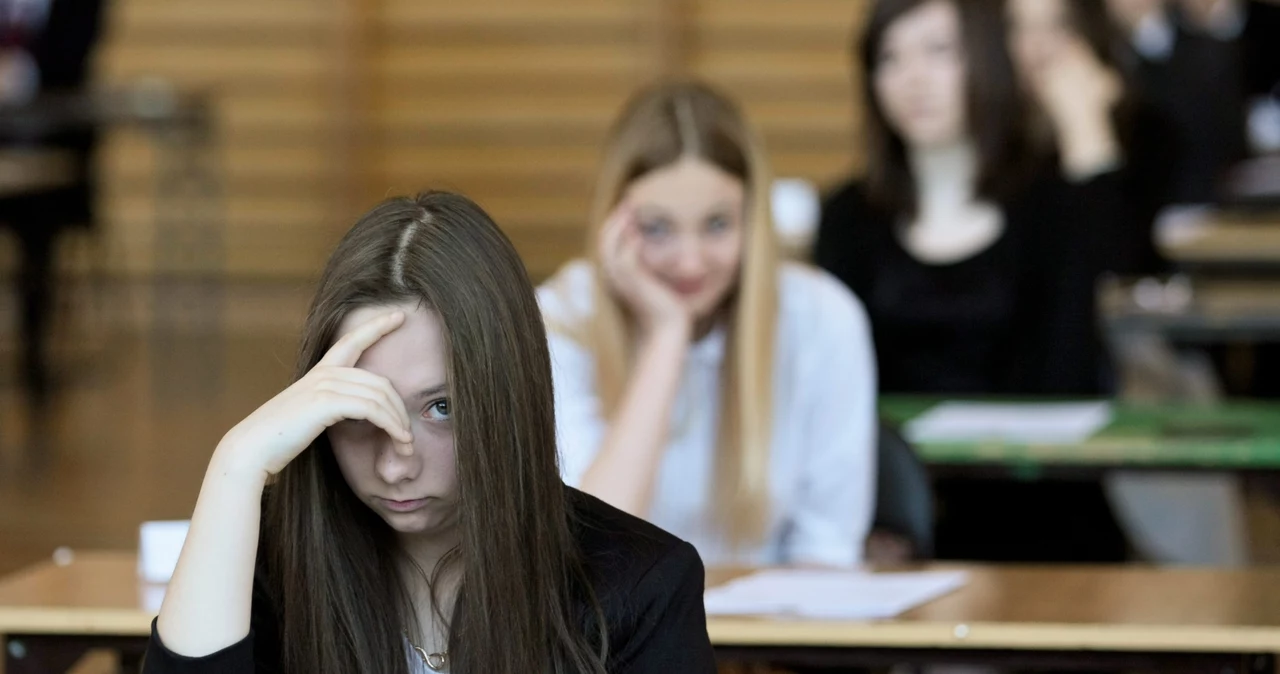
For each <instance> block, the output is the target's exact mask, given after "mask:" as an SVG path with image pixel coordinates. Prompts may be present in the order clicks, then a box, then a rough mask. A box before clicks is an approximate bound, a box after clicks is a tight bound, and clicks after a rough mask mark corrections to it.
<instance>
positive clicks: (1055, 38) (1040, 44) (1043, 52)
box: [1005, 0, 1076, 82]
mask: <svg viewBox="0 0 1280 674" xmlns="http://www.w3.org/2000/svg"><path fill="white" fill-rule="evenodd" d="M1067 2H1068V0H1007V1H1006V3H1005V16H1006V17H1007V18H1008V23H1009V53H1010V55H1011V56H1012V57H1013V62H1014V65H1015V66H1017V68H1018V75H1019V77H1021V78H1022V79H1023V81H1024V82H1030V81H1034V80H1035V78H1037V77H1038V76H1039V74H1040V73H1041V72H1043V71H1044V69H1045V68H1047V67H1048V66H1050V65H1051V64H1052V63H1053V61H1054V59H1055V58H1056V57H1057V56H1058V55H1059V54H1061V53H1062V52H1063V51H1064V50H1065V49H1066V46H1067V44H1068V43H1070V42H1071V40H1072V39H1073V38H1075V37H1076V31H1075V29H1074V28H1073V27H1072V26H1071V16H1070V14H1069V11H1068V10H1069V8H1068V7H1067Z"/></svg>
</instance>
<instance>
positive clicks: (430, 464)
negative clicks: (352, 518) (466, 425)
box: [329, 303, 458, 533]
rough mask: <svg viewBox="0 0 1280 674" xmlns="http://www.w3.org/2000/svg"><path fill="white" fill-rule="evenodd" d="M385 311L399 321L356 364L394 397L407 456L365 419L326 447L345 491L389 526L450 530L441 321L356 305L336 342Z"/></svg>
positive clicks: (415, 312)
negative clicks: (403, 417)
mask: <svg viewBox="0 0 1280 674" xmlns="http://www.w3.org/2000/svg"><path fill="white" fill-rule="evenodd" d="M388 309H399V310H402V311H404V314H405V319H404V324H403V325H401V326H400V327H399V328H398V329H396V330H395V331H394V332H392V333H390V334H388V335H386V336H385V337H383V338H382V339H380V340H378V342H377V343H376V344H374V345H373V346H371V347H369V348H368V349H367V350H365V352H364V354H363V355H362V356H361V357H360V360H359V361H357V362H356V367H357V368H359V369H362V370H366V371H368V372H371V373H373V374H376V375H378V376H380V377H383V378H385V379H386V380H387V381H389V382H391V386H392V388H394V389H395V391H396V393H397V394H399V396H400V398H401V400H402V401H403V403H404V407H405V411H406V412H408V414H409V419H410V422H411V426H410V430H411V432H412V433H413V449H414V451H413V454H412V455H411V456H407V457H406V456H402V455H401V454H399V453H397V452H396V450H395V447H394V446H393V443H392V440H391V438H390V436H388V435H387V434H386V433H385V432H383V431H382V430H381V429H379V428H378V427H376V426H374V425H373V424H370V423H368V422H364V421H343V422H341V423H339V424H336V425H334V426H333V427H331V428H330V429H329V442H330V444H331V445H332V446H333V453H334V456H335V458H336V459H337V461H338V466H339V467H340V468H341V470H342V475H343V477H344V478H346V481H347V484H348V485H349V486H350V487H351V491H353V492H354V493H355V495H356V497H357V498H359V499H360V500H361V501H362V502H363V503H365V504H366V505H368V506H369V507H370V508H372V509H373V511H374V512H376V513H378V515H380V516H381V517H382V518H383V519H384V520H386V522H387V524H389V525H391V528H392V529H394V530H395V531H397V532H400V533H436V532H439V531H442V530H445V529H447V528H449V527H451V526H453V524H454V523H455V521H456V516H457V504H458V479H457V473H456V471H455V468H454V453H453V426H452V424H451V423H450V408H449V398H448V394H447V390H446V372H447V370H446V353H445V341H444V334H443V332H442V330H441V325H440V320H439V318H438V317H437V316H436V314H435V313H434V312H432V311H428V310H426V309H424V308H422V307H421V306H418V305H417V304H414V303H406V304H401V305H395V306H391V307H386V306H376V307H374V306H370V307H362V308H359V309H356V310H355V311H352V312H351V313H349V314H348V315H347V317H346V318H345V319H344V320H343V321H342V325H341V327H340V328H339V331H338V337H339V338H340V337H341V336H342V335H344V334H346V333H347V332H349V331H350V330H352V329H354V328H355V327H356V326H359V325H361V324H363V323H365V322H366V321H368V320H370V319H371V318H373V317H374V316H377V315H379V314H381V313H384V312H386V311H387V310H388ZM393 402H394V401H393Z"/></svg>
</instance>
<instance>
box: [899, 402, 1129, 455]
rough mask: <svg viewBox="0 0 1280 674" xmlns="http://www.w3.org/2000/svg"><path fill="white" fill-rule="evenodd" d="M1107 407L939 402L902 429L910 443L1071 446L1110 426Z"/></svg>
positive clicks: (1109, 414)
mask: <svg viewBox="0 0 1280 674" xmlns="http://www.w3.org/2000/svg"><path fill="white" fill-rule="evenodd" d="M1111 414H1112V409H1111V403H1108V402H1105V401H1098V402H1079V403H979V402H945V403H941V404H938V405H935V406H934V407H933V408H932V409H930V410H929V411H928V412H925V413H924V414H921V415H920V416H918V417H916V418H915V419H912V420H911V421H910V422H908V423H907V424H906V426H905V427H904V428H903V432H904V434H905V435H906V437H907V439H908V440H910V441H912V442H979V441H984V440H1000V441H1004V442H1025V443H1042V444H1064V445H1065V444H1075V443H1079V442H1084V441H1085V440H1088V439H1089V438H1090V437H1091V436H1093V434H1094V433H1097V432H1098V431H1099V430H1101V429H1102V428H1103V427H1104V426H1106V425H1107V424H1108V423H1110V422H1111Z"/></svg>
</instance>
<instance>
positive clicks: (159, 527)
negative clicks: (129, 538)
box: [138, 520, 191, 583]
mask: <svg viewBox="0 0 1280 674" xmlns="http://www.w3.org/2000/svg"><path fill="white" fill-rule="evenodd" d="M190 526H191V522H190V521H188V520H174V521H167V522H143V523H142V526H141V527H140V528H139V531H138V577H139V578H142V579H143V580H144V581H146V582H148V583H167V582H169V577H170V576H172V575H173V570H174V568H175V567H177V566H178V556H179V555H180V554H182V544H183V543H185V542H186V540H187V529H188V528H189V527H190Z"/></svg>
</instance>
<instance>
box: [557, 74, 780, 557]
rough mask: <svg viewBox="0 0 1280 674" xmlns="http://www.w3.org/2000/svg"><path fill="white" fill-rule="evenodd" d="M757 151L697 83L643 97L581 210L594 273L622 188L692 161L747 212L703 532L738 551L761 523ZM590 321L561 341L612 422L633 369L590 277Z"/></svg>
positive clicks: (624, 328)
mask: <svg viewBox="0 0 1280 674" xmlns="http://www.w3.org/2000/svg"><path fill="white" fill-rule="evenodd" d="M762 145H763V144H762V142H761V140H760V138H759V136H758V135H757V134H756V132H755V131H754V130H753V129H752V128H751V127H750V126H749V125H748V123H747V121H746V119H745V117H744V116H743V114H742V112H741V111H740V110H739V108H738V106H737V105H736V104H735V103H734V102H733V101H732V100H730V99H729V98H728V97H726V96H724V95H723V94H721V93H719V92H717V91H715V90H714V89H712V88H710V87H708V86H706V85H703V84H698V83H666V84H660V85H657V86H653V87H650V88H647V89H645V90H642V91H641V92H639V93H638V94H636V95H635V96H634V97H633V98H632V99H631V100H630V102H629V103H628V104H627V105H626V107H625V108H624V110H623V112H622V115H621V116H620V117H619V119H618V120H617V122H616V123H615V125H614V127H613V129H612V131H611V133H610V136H609V139H608V142H607V144H606V149H605V154H604V159H603V164H602V166H601V169H600V173H599V179H598V182H597V183H596V191H595V199H594V202H593V204H592V210H591V223H592V226H591V228H590V231H589V232H588V241H587V250H588V251H589V252H588V255H589V256H590V257H591V260H592V262H593V263H594V269H597V270H598V269H600V260H599V259H597V256H598V252H597V251H598V246H597V245H596V243H597V238H598V236H599V231H600V227H601V225H602V224H603V223H604V222H605V220H606V218H607V217H608V215H609V213H610V212H611V211H612V210H613V209H614V208H615V207H616V206H617V204H618V203H619V201H620V200H621V198H622V196H623V193H624V192H625V191H626V188H627V187H628V186H629V185H630V184H631V183H632V182H634V181H635V180H636V179H638V178H640V177H641V176H643V175H645V174H647V173H649V172H651V171H654V170H656V169H660V168H662V167H665V166H669V165H671V164H673V163H675V162H677V161H678V160H680V159H681V158H683V157H697V158H699V159H702V160H704V161H706V162H709V163H710V164H712V165H714V166H716V167H717V168H719V169H720V170H722V171H724V172H725V173H728V174H729V175H732V176H734V177H737V178H739V179H740V180H742V182H743V185H744V187H745V188H746V190H745V191H746V195H747V203H746V213H745V214H744V216H745V217H744V226H745V237H744V250H743V255H742V264H741V269H740V276H739V281H738V284H737V286H736V287H735V289H734V290H732V291H730V294H729V297H728V298H727V299H726V306H724V307H723V311H722V315H723V316H724V319H725V321H726V325H727V326H728V334H727V339H726V349H725V360H724V368H723V369H722V371H721V396H720V410H719V412H720V413H719V426H718V429H717V438H716V445H717V447H716V461H715V473H714V475H715V478H714V485H713V489H714V500H713V512H712V513H710V515H711V517H712V522H713V523H714V524H715V525H716V528H717V530H718V531H720V532H721V535H722V538H723V539H724V540H725V541H726V542H727V543H729V544H730V545H732V546H734V547H737V546H739V545H741V544H743V543H746V542H754V541H758V540H760V539H761V538H762V537H763V535H764V529H765V524H766V522H767V520H768V515H769V476H768V470H769V446H770V444H771V443H770V439H771V431H772V424H771V422H772V419H773V410H772V395H771V392H772V388H773V387H772V384H773V381H772V380H773V355H774V339H775V334H774V333H775V330H776V324H777V320H776V319H777V303H778V300H777V265H778V263H777V245H776V243H775V241H774V234H773V224H772V221H771V218H770V210H769V186H770V184H771V176H770V173H769V168H768V163H767V161H766V159H765V155H764V151H763V147H762ZM593 286H594V287H593V290H592V304H591V306H592V312H591V314H590V315H589V316H585V317H584V318H583V320H582V321H581V323H579V324H578V325H577V326H575V327H574V329H572V330H571V331H569V332H570V334H571V336H574V337H575V338H576V339H578V341H580V342H582V343H583V344H584V345H585V346H586V347H587V348H589V349H590V350H591V352H592V354H593V356H594V360H595V376H596V388H597V391H598V394H599V396H600V399H601V403H602V409H603V413H604V414H605V416H606V418H611V417H612V416H613V414H614V412H615V411H616V410H617V407H618V405H619V403H620V401H621V398H622V394H623V390H624V388H625V386H626V383H627V379H628V377H629V375H630V371H631V367H632V364H633V362H634V358H633V356H634V351H635V345H634V343H633V340H632V334H633V331H632V329H631V324H630V318H629V317H628V314H627V311H626V309H625V308H624V306H623V305H621V304H620V303H619V301H618V299H617V298H616V297H615V296H614V295H613V294H612V293H611V292H610V291H609V289H608V288H607V287H606V286H605V285H604V283H603V282H602V279H601V277H600V275H599V274H598V273H597V274H596V275H595V280H594V283H593Z"/></svg>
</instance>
